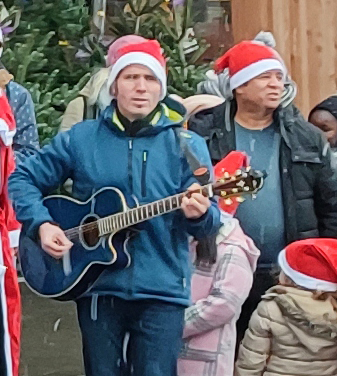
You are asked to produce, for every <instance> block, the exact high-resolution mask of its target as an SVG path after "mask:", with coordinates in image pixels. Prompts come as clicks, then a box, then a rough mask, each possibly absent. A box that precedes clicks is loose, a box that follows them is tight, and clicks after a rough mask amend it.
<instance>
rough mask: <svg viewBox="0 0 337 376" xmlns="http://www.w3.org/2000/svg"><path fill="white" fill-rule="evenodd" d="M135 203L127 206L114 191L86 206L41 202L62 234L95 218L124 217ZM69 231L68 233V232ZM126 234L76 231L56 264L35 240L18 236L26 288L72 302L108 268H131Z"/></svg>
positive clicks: (55, 198) (54, 200)
mask: <svg viewBox="0 0 337 376" xmlns="http://www.w3.org/2000/svg"><path fill="white" fill-rule="evenodd" d="M128 204H129V205H135V202H134V201H132V200H131V201H129V202H127V201H126V198H125V197H124V195H123V194H122V193H121V192H120V191H119V190H118V189H115V188H104V189H102V190H100V191H98V192H97V193H96V194H95V195H94V196H92V197H91V198H90V199H89V200H88V201H86V202H80V201H77V200H74V199H72V198H69V197H66V196H50V197H47V198H46V199H45V200H44V205H45V206H46V207H47V208H48V210H49V212H50V214H51V216H52V218H53V219H54V221H55V222H56V223H58V224H59V225H60V227H61V228H62V229H63V230H68V229H72V228H75V227H78V226H80V227H81V226H82V225H84V224H87V223H92V222H93V223H95V220H96V219H99V218H103V217H107V216H109V215H112V214H115V213H119V212H125V211H127V210H128V209H129V206H128ZM69 231H71V230H69ZM129 235H130V230H123V231H120V232H118V233H112V234H111V235H108V236H105V237H101V238H99V237H98V232H97V228H96V227H95V225H94V226H93V231H92V232H91V233H89V234H83V233H81V231H79V236H77V237H76V239H73V238H70V240H71V241H72V242H73V243H74V245H73V247H72V248H71V250H70V252H69V253H68V254H67V255H66V257H64V258H61V259H55V258H53V257H51V256H50V255H48V254H47V253H46V252H45V251H44V250H43V249H42V248H41V246H40V243H37V242H36V241H35V240H33V239H31V238H30V237H28V236H26V235H25V233H24V232H23V233H22V234H21V239H20V246H19V258H20V264H21V268H22V273H23V276H24V278H25V280H26V283H27V284H28V286H29V287H30V288H31V290H33V291H34V292H35V293H37V294H38V295H40V296H43V297H49V298H54V299H57V300H64V301H65V300H74V299H76V298H78V297H80V296H81V295H83V294H84V293H85V292H87V291H88V290H89V289H90V287H91V286H92V285H93V284H94V283H95V281H96V280H97V279H98V277H99V276H100V274H101V273H102V272H103V271H104V269H105V268H106V267H107V265H111V266H110V269H111V270H115V269H123V268H126V267H127V266H128V265H129V264H130V256H129V254H128V253H127V250H126V247H125V245H126V240H127V239H128V237H129Z"/></svg>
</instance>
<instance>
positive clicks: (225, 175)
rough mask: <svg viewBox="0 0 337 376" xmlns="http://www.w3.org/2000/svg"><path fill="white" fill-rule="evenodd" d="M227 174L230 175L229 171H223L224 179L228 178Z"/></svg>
mask: <svg viewBox="0 0 337 376" xmlns="http://www.w3.org/2000/svg"><path fill="white" fill-rule="evenodd" d="M229 176H230V175H229V173H228V172H227V171H225V172H224V177H225V179H228V178H229Z"/></svg>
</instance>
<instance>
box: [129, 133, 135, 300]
mask: <svg viewBox="0 0 337 376" xmlns="http://www.w3.org/2000/svg"><path fill="white" fill-rule="evenodd" d="M132 150H133V140H132V139H129V142H128V176H129V187H130V194H133V179H132ZM131 257H132V256H131ZM130 269H131V276H130V279H129V286H128V294H129V295H130V296H132V294H133V273H134V263H133V261H132V260H131V265H130Z"/></svg>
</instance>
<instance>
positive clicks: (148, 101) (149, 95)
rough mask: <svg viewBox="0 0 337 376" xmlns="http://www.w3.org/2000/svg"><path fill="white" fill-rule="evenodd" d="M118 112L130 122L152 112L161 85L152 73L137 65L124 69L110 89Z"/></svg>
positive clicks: (159, 93) (158, 98) (158, 97)
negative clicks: (115, 100)
mask: <svg viewBox="0 0 337 376" xmlns="http://www.w3.org/2000/svg"><path fill="white" fill-rule="evenodd" d="M111 90H113V94H114V96H115V97H116V99H117V105H118V109H119V110H120V112H121V113H122V114H123V115H124V116H125V117H126V118H127V119H129V120H130V121H134V120H136V119H142V118H144V117H146V116H147V115H148V114H149V113H150V112H152V111H153V110H154V109H155V108H156V106H157V104H158V102H159V100H160V96H161V84H160V82H159V80H158V79H157V78H156V76H155V75H154V74H153V72H152V71H151V70H150V69H149V68H147V67H145V66H143V65H139V64H132V65H129V66H128V67H126V68H124V69H123V70H122V72H121V73H120V74H119V76H118V78H117V80H116V83H115V86H114V87H112V88H111Z"/></svg>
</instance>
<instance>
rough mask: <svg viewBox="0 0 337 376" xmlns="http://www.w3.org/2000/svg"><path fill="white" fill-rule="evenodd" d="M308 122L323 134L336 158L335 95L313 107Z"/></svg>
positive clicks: (336, 122)
mask: <svg viewBox="0 0 337 376" xmlns="http://www.w3.org/2000/svg"><path fill="white" fill-rule="evenodd" d="M308 120H309V121H310V123H312V124H313V125H315V126H316V127H318V128H319V129H321V130H322V131H323V132H324V134H325V136H326V138H327V140H328V141H329V143H330V146H331V148H332V150H333V153H334V155H335V156H337V95H332V96H331V97H329V98H327V99H325V100H324V101H323V102H321V103H319V104H318V105H317V106H315V107H314V108H313V109H312V110H311V112H310V114H309V118H308Z"/></svg>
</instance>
